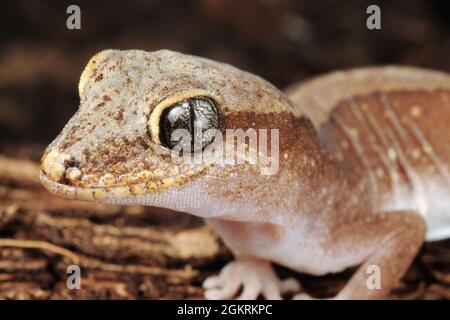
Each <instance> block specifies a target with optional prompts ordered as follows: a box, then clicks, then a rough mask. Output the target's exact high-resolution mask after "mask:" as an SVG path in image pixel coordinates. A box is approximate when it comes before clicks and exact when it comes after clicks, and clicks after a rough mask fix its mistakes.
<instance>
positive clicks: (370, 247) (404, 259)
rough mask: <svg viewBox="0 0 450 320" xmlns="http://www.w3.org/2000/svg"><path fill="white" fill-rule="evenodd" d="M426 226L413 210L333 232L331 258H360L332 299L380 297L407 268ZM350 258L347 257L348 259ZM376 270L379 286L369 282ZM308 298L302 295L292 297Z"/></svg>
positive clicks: (390, 214)
mask: <svg viewBox="0 0 450 320" xmlns="http://www.w3.org/2000/svg"><path fill="white" fill-rule="evenodd" d="M425 231H426V225H425V222H424V220H423V218H422V217H421V216H420V215H419V214H417V213H414V212H389V213H387V212H386V213H381V214H377V215H373V216H370V217H368V218H366V219H364V220H361V221H357V222H355V223H352V224H350V225H345V226H342V227H340V228H339V229H338V230H336V231H335V232H334V234H333V241H332V242H333V246H332V247H331V248H330V250H329V252H327V254H329V255H332V256H333V257H335V256H336V257H337V259H339V257H345V258H349V255H352V256H354V257H356V256H358V257H360V259H361V260H360V263H361V265H360V267H359V268H358V269H357V270H356V272H355V274H354V275H353V276H352V277H351V278H350V280H349V282H348V283H347V284H346V285H345V287H344V288H343V289H342V290H341V291H340V292H339V293H338V295H337V296H336V297H334V299H339V300H341V299H343V300H347V299H380V298H384V297H386V296H387V294H388V293H389V292H390V291H391V289H392V288H393V287H394V286H395V285H396V283H397V282H398V281H399V280H400V278H401V277H402V276H403V274H404V273H405V272H406V270H407V269H408V267H409V265H410V264H411V262H412V260H413V259H414V257H415V255H416V254H417V251H418V250H419V249H420V246H421V245H422V243H423V240H424V236H425ZM349 259H350V258H349ZM373 266H375V268H376V270H379V274H378V276H379V277H380V286H379V287H372V286H369V285H368V278H369V276H370V275H371V274H372V273H370V272H369V271H370V270H374V268H373ZM304 298H306V299H308V298H309V297H308V296H307V295H305V294H300V295H297V296H294V299H304Z"/></svg>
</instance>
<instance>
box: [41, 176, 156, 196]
mask: <svg viewBox="0 0 450 320" xmlns="http://www.w3.org/2000/svg"><path fill="white" fill-rule="evenodd" d="M39 177H40V179H41V182H42V184H43V185H44V187H45V188H46V189H47V190H48V191H50V192H51V193H54V194H57V195H59V196H62V197H64V198H66V199H75V200H85V201H108V199H109V198H111V199H117V198H125V197H130V196H137V195H141V194H143V193H145V192H146V191H147V190H148V186H147V184H145V183H140V184H135V185H118V186H113V187H85V188H84V187H74V186H69V185H66V184H63V183H59V182H56V181H53V180H52V179H50V178H49V177H48V176H47V175H46V174H45V172H44V171H42V170H40V173H39ZM149 191H150V190H149Z"/></svg>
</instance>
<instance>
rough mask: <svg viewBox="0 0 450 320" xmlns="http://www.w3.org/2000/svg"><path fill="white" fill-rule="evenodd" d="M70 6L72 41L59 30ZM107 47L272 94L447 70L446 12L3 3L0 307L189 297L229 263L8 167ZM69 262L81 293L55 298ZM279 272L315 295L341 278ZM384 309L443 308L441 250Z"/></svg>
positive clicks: (444, 245)
mask: <svg viewBox="0 0 450 320" xmlns="http://www.w3.org/2000/svg"><path fill="white" fill-rule="evenodd" d="M70 4H77V5H78V6H80V8H81V30H68V29H67V28H66V19H67V17H68V15H67V14H66V8H67V6H68V5H70ZM369 4H378V5H379V6H380V7H381V10H382V29H381V30H374V31H370V30H368V29H367V28H366V19H367V16H368V15H367V14H366V8H367V6H368V5H369ZM106 48H119V49H143V50H158V49H162V48H166V49H172V50H177V51H181V52H184V53H191V54H195V55H200V56H205V57H208V58H211V59H215V60H219V61H224V62H228V63H230V64H233V65H235V66H237V67H239V68H241V69H245V70H248V71H251V72H253V73H255V74H258V75H260V76H262V77H264V78H266V79H267V80H269V81H271V82H272V83H274V84H275V85H276V86H278V87H280V88H283V87H285V86H287V85H289V84H290V83H293V82H295V81H299V80H303V79H306V78H308V77H311V76H314V75H317V74H320V73H324V72H327V71H331V70H335V69H342V68H351V67H357V66H366V65H380V64H403V65H414V66H421V67H428V68H434V69H438V70H442V71H450V2H449V1H445V0H442V1H439V0H434V1H429V0H422V1H420V0H409V1H401V0H391V1H358V0H346V1H342V0H341V1H339V0H312V1H300V0H297V1H296V0H284V1H276V0H195V1H164V0H148V1H144V0H140V1H131V0H128V1H87V0H86V1H39V0H36V1H12V0H11V1H1V2H0V299H1V298H10V299H27V298H37V299H50V298H53V299H66V298H70V299H86V298H92V299H108V298H114V299H135V298H169V299H171V298H199V297H202V289H201V282H202V280H203V279H204V278H205V277H206V276H207V275H208V274H214V273H217V272H218V271H219V270H220V268H221V267H222V266H223V265H224V263H225V262H226V261H228V260H229V259H230V258H231V257H230V254H229V253H228V251H227V250H226V249H225V248H224V246H223V245H222V244H221V242H220V241H219V240H218V239H217V237H216V236H215V235H214V234H213V233H212V232H211V231H210V230H209V229H208V228H206V227H204V226H203V225H202V224H201V222H200V221H199V220H198V219H193V218H191V217H188V216H186V215H184V214H179V213H170V214H167V212H165V211H163V210H154V209H149V208H142V207H136V208H134V207H129V208H120V207H112V206H106V205H100V204H98V205H96V204H91V203H82V202H77V201H65V200H63V199H60V198H58V197H54V196H51V195H50V194H49V193H48V192H47V191H46V190H44V189H43V188H42V187H41V186H40V183H39V180H38V178H37V166H36V164H35V163H32V162H27V161H19V160H18V159H31V160H33V161H37V160H38V159H39V156H40V153H41V152H42V150H43V148H44V147H45V145H47V144H48V143H49V142H50V141H51V140H52V139H53V138H54V137H55V136H56V135H57V134H58V132H59V131H60V130H61V129H62V127H63V126H64V124H65V123H66V122H67V120H68V119H69V118H70V117H71V115H72V114H73V113H74V112H75V110H76V109H77V107H78V96H77V84H78V78H79V75H80V73H81V71H82V70H83V68H84V66H85V64H86V63H87V61H88V59H89V58H90V57H91V56H92V55H93V54H94V53H96V52H97V51H100V50H103V49H106ZM4 155H6V156H8V157H9V158H5V157H4ZM27 246H28V247H31V248H34V249H23V248H22V247H27ZM74 259H75V260H76V262H77V263H78V264H79V265H80V266H81V267H82V270H83V274H82V275H83V280H82V287H83V289H85V290H68V289H67V287H66V282H65V281H66V267H67V265H68V264H71V263H73V262H74V261H73V260H74ZM278 271H279V272H280V273H281V274H282V276H283V277H284V276H289V275H290V276H296V277H299V278H300V280H301V282H302V285H303V287H304V288H305V289H306V291H308V292H310V293H312V294H313V295H315V296H318V297H327V296H332V295H333V294H335V293H336V292H337V291H338V290H339V288H340V287H342V286H343V284H344V283H345V280H346V279H347V278H348V277H349V275H350V273H349V272H344V273H342V274H339V275H335V276H327V277H320V278H317V277H311V276H307V275H298V274H293V273H292V272H289V271H287V270H284V269H281V268H279V269H278ZM391 298H403V299H409V298H410V299H412V298H421V299H442V298H447V299H448V298H450V242H449V241H447V242H440V243H431V244H426V245H425V246H424V247H423V248H422V250H421V253H420V254H419V256H418V257H417V259H416V261H415V262H414V264H413V266H412V267H411V268H410V270H409V272H408V273H407V275H406V276H405V277H404V279H403V281H402V283H401V284H399V286H398V287H397V288H396V290H395V291H394V292H393V293H392V295H391Z"/></svg>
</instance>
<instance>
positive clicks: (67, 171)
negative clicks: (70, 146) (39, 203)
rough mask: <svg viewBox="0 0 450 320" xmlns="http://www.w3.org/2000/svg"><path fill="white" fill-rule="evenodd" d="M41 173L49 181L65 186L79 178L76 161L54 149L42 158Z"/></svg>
mask: <svg viewBox="0 0 450 320" xmlns="http://www.w3.org/2000/svg"><path fill="white" fill-rule="evenodd" d="M41 171H42V172H43V173H44V174H45V175H46V177H47V178H48V179H50V180H51V181H53V182H58V183H61V184H66V185H70V184H71V182H73V181H74V180H76V179H79V178H80V177H81V171H80V169H79V163H78V161H76V160H75V159H73V158H72V157H71V156H69V155H68V154H65V153H62V152H58V151H57V150H54V149H50V150H49V151H48V152H46V153H44V155H43V156H42V159H41Z"/></svg>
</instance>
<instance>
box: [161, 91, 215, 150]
mask: <svg viewBox="0 0 450 320" xmlns="http://www.w3.org/2000/svg"><path fill="white" fill-rule="evenodd" d="M218 129H219V113H218V110H217V108H216V106H215V105H214V103H213V101H212V100H211V99H209V98H206V97H196V98H191V99H187V100H183V101H180V102H178V103H176V104H174V105H172V106H171V107H169V108H167V109H166V110H164V112H163V114H162V116H161V122H160V140H161V143H162V144H163V145H164V146H165V147H167V148H169V149H173V148H174V147H175V146H178V148H180V149H181V150H187V148H188V149H190V150H191V152H193V151H197V150H203V149H204V148H205V147H206V146H208V145H209V144H210V143H211V142H212V141H213V140H214V137H215V136H216V132H217V130H218Z"/></svg>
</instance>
